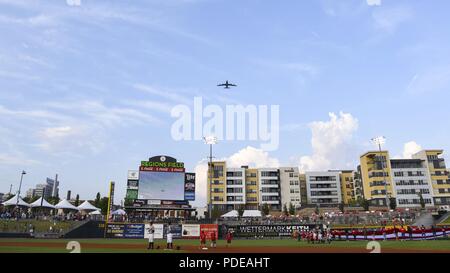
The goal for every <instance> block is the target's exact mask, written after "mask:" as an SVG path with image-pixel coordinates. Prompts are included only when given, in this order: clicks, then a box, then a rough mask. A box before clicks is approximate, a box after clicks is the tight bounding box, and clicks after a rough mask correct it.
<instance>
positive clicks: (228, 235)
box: [226, 231, 233, 247]
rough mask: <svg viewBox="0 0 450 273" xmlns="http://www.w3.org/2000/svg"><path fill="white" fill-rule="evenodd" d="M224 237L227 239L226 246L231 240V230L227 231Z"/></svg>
mask: <svg viewBox="0 0 450 273" xmlns="http://www.w3.org/2000/svg"><path fill="white" fill-rule="evenodd" d="M226 239H227V247H228V246H229V245H231V240H233V234H232V233H231V231H228V232H227V235H226Z"/></svg>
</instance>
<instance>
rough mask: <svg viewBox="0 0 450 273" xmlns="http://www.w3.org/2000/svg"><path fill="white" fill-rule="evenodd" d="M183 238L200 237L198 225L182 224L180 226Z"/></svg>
mask: <svg viewBox="0 0 450 273" xmlns="http://www.w3.org/2000/svg"><path fill="white" fill-rule="evenodd" d="M182 232H183V233H182V237H183V238H199V237H200V225H195V224H183V226H182Z"/></svg>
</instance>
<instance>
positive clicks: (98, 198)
mask: <svg viewBox="0 0 450 273" xmlns="http://www.w3.org/2000/svg"><path fill="white" fill-rule="evenodd" d="M100 198H101V197H100V193H99V192H97V196H95V201H94V206H96V207H97V208H98V206H99V204H100Z"/></svg>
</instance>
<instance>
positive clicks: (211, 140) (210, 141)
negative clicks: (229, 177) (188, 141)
mask: <svg viewBox="0 0 450 273" xmlns="http://www.w3.org/2000/svg"><path fill="white" fill-rule="evenodd" d="M203 140H204V141H205V144H208V145H209V166H208V170H210V171H209V172H208V173H209V206H208V207H209V208H208V211H209V219H211V217H212V207H213V205H212V177H213V169H212V167H213V162H212V160H213V150H212V146H213V145H214V144H217V137H215V136H207V137H203Z"/></svg>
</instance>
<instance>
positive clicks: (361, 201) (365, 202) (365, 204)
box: [359, 197, 370, 211]
mask: <svg viewBox="0 0 450 273" xmlns="http://www.w3.org/2000/svg"><path fill="white" fill-rule="evenodd" d="M359 205H360V206H361V207H362V208H363V209H364V210H365V211H368V210H369V207H370V202H369V200H367V199H366V198H364V197H363V198H361V199H359Z"/></svg>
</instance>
